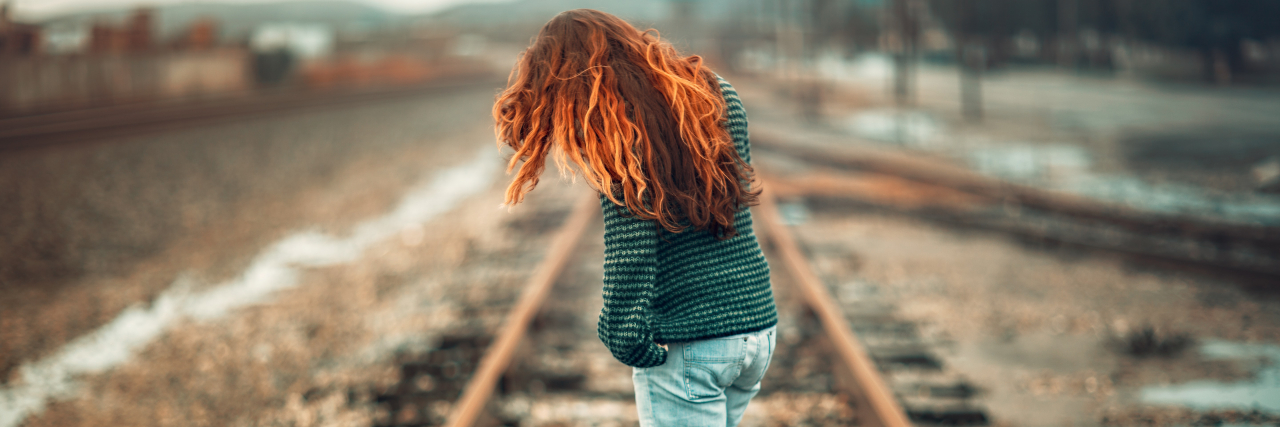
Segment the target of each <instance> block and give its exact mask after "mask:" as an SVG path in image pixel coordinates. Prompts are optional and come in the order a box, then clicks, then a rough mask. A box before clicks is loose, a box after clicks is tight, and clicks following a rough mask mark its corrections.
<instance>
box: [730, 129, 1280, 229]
mask: <svg viewBox="0 0 1280 427" xmlns="http://www.w3.org/2000/svg"><path fill="white" fill-rule="evenodd" d="M771 136H772V137H771V138H769V137H766V138H756V139H754V140H753V141H752V142H753V143H754V144H755V145H757V146H759V147H760V148H761V151H762V152H763V151H769V152H773V153H777V154H780V155H784V156H788V157H793V158H797V159H800V160H804V161H807V162H810V163H813V164H820V165H827V166H833V167H838V168H842V169H846V170H847V169H855V170H860V171H867V172H875V173H880V174H885V175H892V176H897V177H900V178H903V179H906V180H910V181H915V182H918V183H921V184H926V185H931V186H938V187H945V188H950V189H953V190H956V191H960V192H964V193H969V194H973V195H976V196H980V197H984V198H989V199H991V200H998V201H1001V202H1002V203H1015V204H1018V205H1022V206H1027V207H1030V208H1034V209H1040V210H1044V211H1050V212H1055V213H1058V214H1062V215H1068V216H1072V217H1075V218H1080V219H1084V220H1091V221H1098V222H1102V223H1109V224H1112V225H1116V226H1119V227H1122V228H1125V229H1128V230H1131V231H1133V232H1135V233H1147V234H1161V235H1180V236H1186V237H1191V238H1196V239H1205V240H1222V239H1228V240H1232V241H1235V242H1239V243H1244V244H1248V245H1251V246H1253V247H1257V248H1269V247H1274V246H1275V245H1276V244H1278V243H1280V227H1267V226H1261V225H1248V224H1235V223H1227V222H1221V221H1217V220H1212V219H1208V218H1197V217H1190V216H1185V215H1180V214H1164V213H1157V212H1146V211H1140V210H1137V209H1134V208H1130V207H1126V206H1122V205H1118V204H1115V203H1107V202H1101V201H1097V200H1091V199H1088V198H1085V197H1081V196H1076V195H1071V194H1064V193H1060V192H1054V191H1047V190H1043V189H1039V188H1034V187H1030V186H1026V185H1019V184H1014V183H1010V182H1006V181H1002V180H999V179H995V178H991V177H987V176H983V175H979V174H977V173H975V172H972V171H968V170H965V169H963V168H960V167H957V166H954V165H949V164H946V163H944V162H937V161H930V160H925V159H922V158H919V157H914V156H911V155H909V154H905V153H879V152H873V151H870V150H857V149H853V148H849V147H839V148H833V147H826V146H818V145H815V144H810V143H802V142H797V141H793V140H788V139H787V138H786V137H785V136H782V135H771Z"/></svg>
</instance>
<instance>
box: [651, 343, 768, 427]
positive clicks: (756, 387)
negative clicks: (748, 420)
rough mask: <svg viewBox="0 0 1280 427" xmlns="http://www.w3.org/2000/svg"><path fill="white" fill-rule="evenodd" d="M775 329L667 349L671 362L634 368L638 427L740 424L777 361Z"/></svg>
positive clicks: (670, 346)
mask: <svg viewBox="0 0 1280 427" xmlns="http://www.w3.org/2000/svg"><path fill="white" fill-rule="evenodd" d="M775 329H776V328H775V327H769V328H768V329H764V330H760V331H756V332H750V333H745V334H741V335H733V336H728V337H722V338H715V339H709V340H702V341H692V342H685V343H671V344H669V345H668V346H667V347H668V348H667V362H666V363H664V364H662V365H661V366H654V367H652V368H633V370H634V371H633V374H632V379H633V380H634V382H635V387H636V409H638V410H639V411H640V426H641V427H651V426H697V427H700V426H736V425H738V422H739V421H742V414H743V413H744V412H746V410H747V403H748V402H750V401H751V397H752V396H755V395H756V393H758V392H759V391H760V379H761V378H764V372H765V370H766V369H768V368H769V359H770V358H772V357H773V346H774V341H775V340H774V335H775V334H774V331H775Z"/></svg>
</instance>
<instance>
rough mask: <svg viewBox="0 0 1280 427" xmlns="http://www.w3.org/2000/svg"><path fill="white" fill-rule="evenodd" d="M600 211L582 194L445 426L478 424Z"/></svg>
mask: <svg viewBox="0 0 1280 427" xmlns="http://www.w3.org/2000/svg"><path fill="white" fill-rule="evenodd" d="M599 211H600V206H599V203H598V202H597V201H596V198H594V197H589V196H588V195H583V196H582V198H581V199H580V200H578V202H577V204H576V205H575V206H574V208H573V213H572V214H571V215H570V216H569V219H568V220H566V221H565V223H564V225H562V226H560V230H559V231H558V232H557V234H556V237H555V240H553V241H552V242H551V249H550V250H548V251H547V257H546V258H545V259H543V260H542V263H541V264H538V267H537V269H536V270H534V272H533V277H531V278H530V279H529V283H528V284H527V285H525V288H524V292H522V293H521V294H520V299H519V300H518V302H516V306H515V308H513V309H512V310H511V313H510V314H508V315H507V318H506V320H505V321H503V324H502V327H501V329H499V332H498V337H497V339H496V340H494V342H493V344H492V345H491V346H490V347H489V349H488V351H486V352H485V354H484V357H483V358H481V359H480V364H479V365H478V366H477V367H476V372H475V374H474V375H472V377H471V381H469V382H467V387H466V388H465V389H464V390H463V392H462V397H461V398H459V399H458V401H457V402H456V403H454V405H453V408H452V409H451V410H450V411H449V418H448V420H447V421H446V422H445V426H449V427H467V426H470V425H472V424H473V423H475V421H476V418H477V417H478V416H479V415H480V411H482V410H483V409H484V405H485V402H487V401H488V400H489V395H490V394H492V393H493V388H494V387H495V386H496V385H497V383H498V380H499V379H500V378H501V377H502V373H503V372H504V371H506V369H507V366H508V365H510V364H511V357H512V356H513V355H515V352H516V347H517V346H518V345H519V344H520V340H521V339H523V338H524V335H525V331H526V330H527V329H528V327H529V322H530V321H532V320H533V317H534V316H535V315H537V314H538V308H540V307H541V306H542V301H543V300H545V299H546V297H547V294H548V293H550V292H551V286H552V285H553V284H554V283H555V280H556V277H557V276H559V275H560V271H561V270H563V269H564V264H565V262H566V261H567V260H568V259H569V255H571V254H572V253H573V249H574V248H575V247H577V245H578V241H579V240H582V233H583V232H584V231H585V230H586V229H587V226H588V225H590V224H591V220H592V219H594V218H595V217H596V215H598V212H599Z"/></svg>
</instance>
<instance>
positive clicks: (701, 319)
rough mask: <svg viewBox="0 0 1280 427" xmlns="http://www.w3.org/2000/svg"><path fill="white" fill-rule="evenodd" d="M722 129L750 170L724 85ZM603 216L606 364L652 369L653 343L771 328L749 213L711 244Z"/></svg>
mask: <svg viewBox="0 0 1280 427" xmlns="http://www.w3.org/2000/svg"><path fill="white" fill-rule="evenodd" d="M720 90H721V91H722V92H723V93H724V99H725V102H726V103H727V110H728V114H727V115H728V117H727V119H728V121H727V123H726V126H728V128H729V133H730V134H731V135H732V136H733V143H734V145H735V146H736V147H737V149H738V155H739V156H741V157H742V160H743V161H746V162H748V163H750V162H751V150H750V146H749V143H748V140H747V113H746V110H744V109H743V108H742V101H741V100H739V99H738V93H737V92H736V91H734V90H733V86H730V85H729V83H728V82H726V81H724V79H720ZM600 206H601V208H602V209H603V211H604V245H605V250H604V309H603V310H601V312H600V323H599V325H598V328H597V333H598V334H599V336H600V341H603V342H604V344H605V346H606V347H608V348H609V351H611V352H612V353H613V356H614V357H615V358H617V359H618V360H619V361H621V362H622V363H625V364H627V365H630V366H635V367H641V368H645V367H651V366H659V365H662V364H663V363H665V362H666V359H667V352H666V350H663V349H662V347H659V346H658V344H659V343H672V342H684V341H694V340H703V339H709V338H716V337H723V336H729V335H736V334H741V333H746V332H754V331H758V330H761V329H765V328H768V327H770V326H773V325H774V324H776V323H777V322H778V314H777V310H776V308H775V306H774V302H773V291H772V289H770V285H769V264H768V263H767V262H766V261H765V259H764V254H763V253H762V252H761V251H760V244H759V243H758V242H757V241H756V235H755V232H753V231H752V229H751V212H750V211H749V210H747V209H745V208H744V209H742V210H741V211H739V212H738V213H737V215H736V216H735V217H734V223H733V226H734V228H736V229H737V231H738V234H737V235H736V236H734V237H732V238H729V239H726V240H718V239H716V238H715V237H714V236H712V235H711V233H710V232H707V231H705V230H697V229H687V230H685V231H683V232H680V233H672V232H670V231H667V230H666V229H664V228H662V227H659V226H657V224H656V223H654V222H653V221H646V220H641V219H637V218H635V217H633V216H631V215H630V211H629V210H628V209H627V208H626V207H624V206H618V205H615V204H614V203H613V202H612V201H610V200H609V199H608V198H607V197H604V195H601V196H600Z"/></svg>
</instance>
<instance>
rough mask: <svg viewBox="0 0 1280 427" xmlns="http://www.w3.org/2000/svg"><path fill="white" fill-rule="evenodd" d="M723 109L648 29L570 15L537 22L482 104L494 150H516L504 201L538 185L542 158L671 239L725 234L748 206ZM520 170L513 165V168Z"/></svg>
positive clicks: (698, 73)
mask: <svg viewBox="0 0 1280 427" xmlns="http://www.w3.org/2000/svg"><path fill="white" fill-rule="evenodd" d="M725 108H726V107H725V101H724V98H723V96H722V94H721V93H720V85H719V82H718V80H717V78H716V76H715V74H714V73H712V72H711V70H709V69H708V68H707V67H706V66H705V65H703V63H702V58H701V57H699V56H696V55H693V56H687V57H686V56H680V54H679V53H677V52H676V50H675V48H673V47H672V46H671V45H670V44H669V43H667V42H665V41H663V40H662V39H661V38H660V37H659V36H658V34H657V31H655V30H652V29H651V30H646V31H639V30H637V29H636V28H635V27H633V26H631V25H630V24H628V23H627V22H626V21H623V20H622V19H619V18H618V17H616V16H613V15H610V14H607V13H604V12H599V11H595V10H590V9H578V10H571V11H567V12H564V13H561V14H559V15H557V16H556V17H555V18H552V19H551V21H549V22H547V24H546V25H545V26H543V27H542V30H541V31H540V32H539V33H538V35H537V37H536V38H535V39H534V41H533V43H532V45H531V46H530V47H529V48H528V50H526V51H525V52H524V54H523V55H522V56H521V57H520V60H519V62H518V63H517V64H516V67H515V69H514V70H512V75H511V77H510V78H508V84H507V89H506V90H505V91H503V92H502V93H501V94H500V95H498V98H497V102H496V103H495V104H494V107H493V116H494V120H495V121H496V130H495V133H496V135H497V138H498V142H499V144H506V145H507V146H510V147H511V148H512V149H514V150H515V155H514V156H513V157H512V158H511V160H510V163H509V164H508V165H507V172H508V173H511V172H512V171H513V170H517V167H518V171H516V173H515V178H514V179H513V180H512V182H511V185H510V186H509V187H508V188H507V193H506V203H508V204H516V203H520V202H521V201H522V200H523V199H524V195H525V194H526V193H528V192H529V191H530V190H532V189H533V188H534V187H535V186H536V185H537V184H538V177H539V176H540V175H541V174H542V171H543V168H544V166H545V161H546V158H547V156H548V155H549V154H551V152H553V151H554V152H555V155H554V158H555V161H556V164H557V166H558V167H559V169H560V171H561V173H562V174H573V173H574V169H575V168H572V167H570V165H571V164H572V165H576V166H577V167H576V169H577V173H580V174H581V175H582V176H583V178H584V179H585V180H586V181H587V183H588V184H589V185H591V186H592V187H593V188H595V189H596V190H598V191H600V192H601V193H602V194H604V195H605V196H606V197H608V198H609V200H611V201H613V203H614V204H616V205H620V206H626V207H627V209H628V210H630V212H631V214H632V215H634V216H636V217H638V218H641V219H646V220H653V221H656V222H657V223H658V224H659V225H660V226H662V227H663V228H666V229H667V230H670V231H672V232H680V231H683V230H685V229H686V228H689V227H693V228H696V229H705V230H708V231H710V232H712V233H713V234H716V235H717V236H719V237H721V238H727V237H729V236H733V235H735V234H736V230H735V229H734V226H733V222H734V215H735V214H736V213H737V212H738V211H739V210H741V209H742V208H743V207H745V206H749V205H754V204H756V203H758V195H759V191H758V190H756V191H751V190H750V189H749V187H750V183H751V182H752V181H753V179H754V178H753V177H752V169H751V167H750V166H749V165H747V164H746V162H744V161H743V160H742V159H741V158H740V156H739V155H738V152H737V150H736V149H735V148H734V144H733V139H732V137H731V136H730V135H729V132H728V131H727V130H726V129H725V126H724V122H725ZM521 162H523V164H521Z"/></svg>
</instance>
